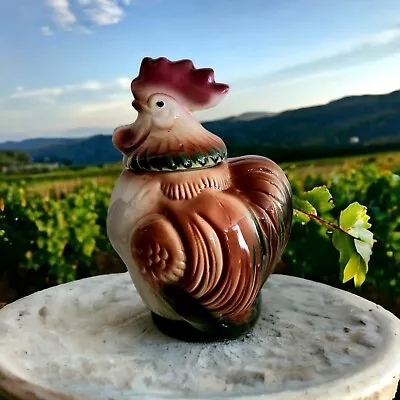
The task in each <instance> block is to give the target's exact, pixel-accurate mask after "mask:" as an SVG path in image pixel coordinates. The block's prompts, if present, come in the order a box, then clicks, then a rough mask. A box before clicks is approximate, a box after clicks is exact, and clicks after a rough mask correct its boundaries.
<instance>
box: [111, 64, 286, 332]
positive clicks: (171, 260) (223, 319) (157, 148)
mask: <svg viewBox="0 0 400 400" xmlns="http://www.w3.org/2000/svg"><path fill="white" fill-rule="evenodd" d="M199 71H201V72H199ZM207 74H208V76H209V78H210V79H206V75H207ZM178 81H179V82H178ZM190 88H191V90H189V89H190ZM226 91H227V86H226V85H221V84H220V85H218V84H215V82H214V80H213V74H211V73H210V70H196V69H194V67H193V64H192V63H191V62H189V61H187V60H183V61H180V62H176V63H171V62H170V61H168V60H166V59H156V60H149V59H145V60H144V61H143V63H142V66H141V69H140V74H139V77H138V78H136V79H135V80H134V81H133V82H132V92H133V94H134V95H135V101H134V102H133V104H134V106H135V108H136V109H137V110H138V112H139V115H138V119H137V120H136V122H135V123H133V124H131V125H128V126H125V127H121V128H119V129H117V130H116V131H115V132H114V138H113V141H114V144H115V145H116V147H117V148H118V149H119V150H121V152H123V154H124V164H125V168H126V172H124V173H123V174H122V175H121V177H120V179H119V182H118V184H117V186H116V189H115V190H114V193H113V197H112V202H111V204H110V210H109V218H108V222H107V224H108V232H109V237H110V240H111V242H112V243H113V245H114V247H115V249H116V250H117V251H118V252H119V254H120V255H121V258H122V259H123V260H124V261H125V263H126V264H127V266H128V269H129V270H130V272H131V276H132V279H133V280H134V282H135V285H136V286H137V287H138V290H139V293H140V294H141V296H142V297H143V298H144V300H145V302H146V304H147V305H148V306H149V307H150V308H151V309H152V311H153V312H155V313H156V314H158V315H160V316H161V317H163V318H166V319H167V320H168V319H171V320H183V321H186V322H188V323H189V324H191V325H192V326H193V327H194V328H195V329H200V330H204V331H205V332H206V331H207V332H211V333H213V332H216V331H218V335H222V336H224V335H225V334H224V333H222V334H221V332H222V331H223V329H222V331H221V329H219V328H224V327H225V325H224V324H225V323H227V324H233V325H232V326H243V327H246V329H247V328H249V327H250V326H251V321H253V322H254V320H255V318H256V316H257V314H258V311H257V310H258V308H257V304H258V303H257V302H256V299H257V296H258V295H259V292H260V289H261V287H262V286H263V284H264V282H265V280H266V279H267V277H268V276H269V275H270V274H271V273H272V271H273V270H274V268H275V266H276V264H277V263H278V261H279V260H280V258H281V256H282V253H283V251H284V249H285V246H286V243H287V241H288V239H289V235H290V230H291V223H292V213H293V209H292V194H291V188H290V185H289V182H288V180H287V178H286V176H285V174H284V173H283V171H282V170H281V169H280V168H279V166H278V165H276V164H275V163H274V162H273V161H271V160H269V159H267V158H264V157H260V156H246V157H238V158H231V159H227V154H226V148H225V144H224V142H223V141H222V140H221V139H220V138H219V137H217V136H215V135H214V134H212V133H210V132H208V131H207V130H206V129H204V128H203V127H202V126H201V124H199V123H198V122H197V121H196V120H195V119H194V118H193V116H192V115H191V113H190V111H189V110H190V109H193V104H194V103H196V105H197V106H198V107H200V106H202V105H203V106H204V107H206V106H209V104H210V102H212V99H213V98H214V97H215V96H216V95H222V94H225V92H226ZM196 96H197V97H196ZM128 232H130V233H128ZM171 293H172V294H171ZM182 302H183V303H186V302H187V303H188V305H187V307H182ZM189 303H190V304H191V306H190V305H189ZM183 306H185V304H183ZM199 307H200V308H199ZM203 311H204V312H206V314H204V312H203ZM210 318H211V319H210ZM213 321H214V322H215V321H216V324H217V325H218V324H220V326H219V328H218V327H216V325H214V322H213ZM229 326H231V325H229ZM214 328H215V329H214ZM241 332H242V331H241ZM231 336H232V335H230V336H229V337H231ZM233 336H234V335H233Z"/></svg>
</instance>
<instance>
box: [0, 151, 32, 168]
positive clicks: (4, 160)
mask: <svg viewBox="0 0 400 400" xmlns="http://www.w3.org/2000/svg"><path fill="white" fill-rule="evenodd" d="M30 162H31V159H30V157H29V156H28V155H27V154H26V153H24V152H23V151H19V150H0V167H8V166H12V165H21V164H29V163H30Z"/></svg>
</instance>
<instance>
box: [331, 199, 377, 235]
mask: <svg viewBox="0 0 400 400" xmlns="http://www.w3.org/2000/svg"><path fill="white" fill-rule="evenodd" d="M369 218H370V217H369V216H368V215H367V207H365V206H362V205H361V204H360V203H357V202H355V203H351V204H350V205H349V206H348V207H347V208H346V209H345V210H343V211H342V212H341V213H340V218H339V224H340V227H341V228H343V229H344V230H345V231H348V230H349V229H351V228H354V227H360V228H365V229H369V228H371V226H372V225H371V224H370V223H369V222H368V220H369Z"/></svg>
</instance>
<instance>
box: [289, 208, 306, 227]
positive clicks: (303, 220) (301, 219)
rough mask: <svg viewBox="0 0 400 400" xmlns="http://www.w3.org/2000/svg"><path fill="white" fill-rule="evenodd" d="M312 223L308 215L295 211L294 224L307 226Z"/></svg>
mask: <svg viewBox="0 0 400 400" xmlns="http://www.w3.org/2000/svg"><path fill="white" fill-rule="evenodd" d="M309 221H310V217H308V216H307V214H305V213H303V212H301V211H300V210H296V209H294V210H293V222H299V223H301V224H306V223H307V222H309Z"/></svg>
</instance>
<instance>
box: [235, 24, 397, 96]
mask: <svg viewBox="0 0 400 400" xmlns="http://www.w3.org/2000/svg"><path fill="white" fill-rule="evenodd" d="M398 53H400V26H397V27H394V28H391V29H387V30H384V31H381V32H377V33H375V34H371V35H369V36H366V37H362V38H359V39H356V40H354V41H349V43H347V44H345V45H343V46H341V47H340V48H339V49H336V50H335V52H331V53H327V54H326V55H325V56H323V57H320V58H316V59H312V60H310V61H306V62H303V63H298V64H295V65H291V66H288V67H285V68H281V69H279V70H276V71H273V72H270V73H268V74H264V75H262V76H257V77H254V78H251V79H246V80H245V79H243V80H242V81H240V82H238V83H237V86H238V88H240V89H244V88H245V87H247V89H248V90H252V89H253V88H254V85H257V86H258V85H260V83H261V84H264V85H265V86H277V85H279V86H280V85H286V84H291V83H294V82H297V81H299V80H303V79H307V78H309V77H312V76H318V75H328V74H331V73H334V72H336V71H340V70H343V69H347V68H353V67H357V66H361V65H365V64H367V63H371V62H376V61H379V60H382V59H385V58H387V57H391V56H393V55H394V54H398Z"/></svg>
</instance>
